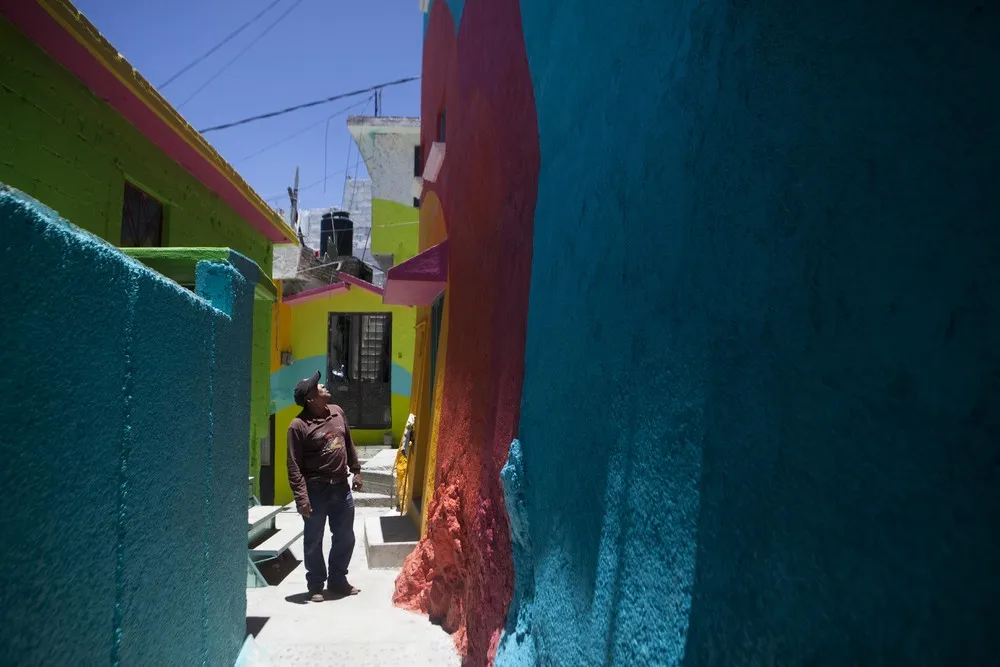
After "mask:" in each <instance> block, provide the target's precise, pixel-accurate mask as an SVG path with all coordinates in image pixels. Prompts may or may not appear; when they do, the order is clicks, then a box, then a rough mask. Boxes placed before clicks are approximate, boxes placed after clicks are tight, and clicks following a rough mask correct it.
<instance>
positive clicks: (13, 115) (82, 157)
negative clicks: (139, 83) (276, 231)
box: [0, 18, 272, 477]
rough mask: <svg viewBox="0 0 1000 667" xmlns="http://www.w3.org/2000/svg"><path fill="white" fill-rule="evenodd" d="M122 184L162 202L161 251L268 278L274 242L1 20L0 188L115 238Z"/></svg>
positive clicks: (264, 317) (263, 425)
mask: <svg viewBox="0 0 1000 667" xmlns="http://www.w3.org/2000/svg"><path fill="white" fill-rule="evenodd" d="M126 178H127V179H128V180H130V181H132V182H133V183H135V184H136V185H138V186H139V187H141V188H142V189H143V190H145V191H147V192H149V193H150V194H151V195H153V196H154V197H156V198H158V199H159V200H160V201H161V202H163V204H164V239H163V241H164V245H169V246H187V247H228V248H232V249H233V250H236V251H237V252H240V253H242V254H244V255H246V256H247V257H249V258H250V259H252V260H253V261H254V262H256V263H257V265H258V266H260V267H261V269H262V270H263V271H264V272H265V273H266V274H267V275H268V276H270V275H271V254H272V251H271V243H270V241H268V240H267V239H265V238H264V237H263V236H262V235H261V234H260V232H258V231H257V230H256V229H255V228H253V227H252V226H251V225H250V224H249V223H248V222H246V221H245V220H244V219H243V218H242V217H240V216H239V215H238V214H237V213H236V212H235V211H234V210H233V209H231V208H230V207H229V206H228V205H227V204H226V203H224V202H223V201H222V200H221V199H219V197H218V196H217V195H215V194H214V193H212V192H211V191H210V190H209V189H208V188H206V187H205V186H204V185H202V183H201V182H200V181H198V180H197V179H195V178H194V177H193V176H192V175H191V174H189V173H188V172H187V171H185V170H184V169H182V168H181V167H180V165H178V164H177V163H176V162H174V161H173V160H172V159H170V158H169V157H167V156H166V155H164V154H163V153H162V152H161V151H160V149H158V148H157V147H156V146H155V145H153V143H152V142H150V141H149V140H148V139H146V137H145V136H143V135H142V134H141V133H140V132H139V131H138V130H136V129H135V127H134V126H132V125H131V124H130V123H129V122H128V121H126V120H124V119H123V118H122V117H121V116H120V115H119V114H118V112H116V111H115V110H114V109H112V108H111V107H110V106H109V105H108V104H107V103H105V102H103V101H101V100H99V99H98V98H97V97H95V96H94V95H93V94H92V93H91V92H90V90H89V89H88V88H87V87H86V86H84V85H83V84H82V83H80V81H79V80H78V79H76V78H75V77H74V76H73V75H72V74H70V73H69V72H68V71H66V70H65V69H63V68H62V67H61V66H60V65H58V64H57V63H55V62H54V61H53V60H52V59H51V58H49V56H48V55H47V54H46V53H45V52H44V51H42V50H41V49H39V48H38V47H37V46H35V44H34V43H33V42H31V41H30V40H28V39H27V38H26V37H25V36H24V35H23V34H22V33H21V32H20V31H19V30H18V29H17V28H15V27H14V26H13V25H11V24H10V23H9V22H8V21H7V20H6V19H3V18H0V182H4V183H7V184H9V185H12V186H14V187H16V188H19V189H20V190H23V191H24V192H26V193H28V194H30V195H32V196H33V197H35V198H36V199H38V200H39V201H41V202H42V203H44V204H46V205H48V206H49V207H51V208H53V209H55V210H56V211H58V212H59V213H60V214H61V215H62V216H63V217H65V218H67V219H69V220H72V221H73V223H74V224H76V225H77V226H79V227H82V228H84V229H86V230H87V231H89V232H91V233H93V234H96V235H98V236H100V237H102V238H104V239H105V240H107V241H109V242H111V243H113V244H118V243H119V242H120V241H121V216H122V200H123V196H124V188H125V180H126ZM270 308H271V306H270V303H269V302H266V301H256V302H255V304H254V316H253V355H252V361H251V366H252V368H251V374H252V378H251V424H250V474H251V475H253V476H255V477H256V476H257V471H258V469H259V464H260V447H259V443H260V438H262V437H266V436H267V432H268V409H269V401H270V389H269V382H270V368H269V365H270V361H269V346H270V336H271V310H270Z"/></svg>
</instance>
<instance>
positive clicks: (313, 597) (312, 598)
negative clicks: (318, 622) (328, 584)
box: [309, 593, 326, 602]
mask: <svg viewBox="0 0 1000 667" xmlns="http://www.w3.org/2000/svg"><path fill="white" fill-rule="evenodd" d="M324 600H326V598H325V597H323V594H322V593H313V594H312V595H310V596H309V601H310V602H323V601H324Z"/></svg>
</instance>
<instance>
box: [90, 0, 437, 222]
mask: <svg viewBox="0 0 1000 667" xmlns="http://www.w3.org/2000/svg"><path fill="white" fill-rule="evenodd" d="M272 1H273V0H141V1H140V2H123V1H122V0H75V4H76V6H77V8H78V9H80V11H82V12H83V13H84V14H85V15H86V16H87V18H88V19H90V21H91V22H92V23H93V24H94V25H96V26H97V27H98V29H99V30H100V31H101V32H102V33H103V34H104V36H105V37H106V38H107V39H108V40H109V41H110V42H111V43H112V44H114V45H115V46H116V47H117V48H118V50H119V51H120V52H121V53H122V54H123V55H124V56H125V57H126V58H127V59H128V60H129V62H131V63H132V65H133V66H135V68H136V69H138V70H139V71H140V72H141V73H142V75H143V76H145V77H146V78H147V79H148V80H149V81H150V82H151V83H152V84H153V85H155V86H159V85H160V84H162V83H163V82H164V81H165V80H166V79H168V78H169V77H171V76H172V75H173V74H174V73H176V72H177V71H178V70H180V69H181V68H182V67H184V66H185V65H187V64H188V63H189V62H191V61H192V60H194V59H195V58H196V57H198V56H199V55H201V54H203V53H204V52H205V51H207V50H209V49H210V48H212V47H213V46H214V45H215V44H217V43H218V42H219V41H220V40H221V39H222V38H223V37H225V36H226V35H228V34H229V33H231V32H232V31H234V30H235V29H236V28H238V27H239V26H240V25H242V24H243V23H244V22H245V21H247V20H248V19H250V18H251V17H253V16H255V15H256V14H257V13H258V12H260V11H261V10H262V9H264V8H265V7H267V6H268V5H269V4H271V2H272ZM296 2H298V3H299V4H298V5H297V6H296V7H295V8H294V9H293V10H292V11H291V13H289V14H288V16H286V17H285V18H284V19H283V20H282V21H281V22H280V23H279V24H278V25H277V26H276V27H275V28H273V29H272V30H271V31H270V32H269V33H268V34H267V35H266V36H265V37H263V38H262V39H261V40H260V41H258V42H257V43H256V44H255V45H254V46H253V48H251V49H250V50H249V51H247V52H246V53H245V54H244V55H243V56H242V57H240V59H239V60H237V61H236V62H235V63H234V64H233V65H231V66H230V67H229V68H228V69H227V70H226V71H225V73H223V74H222V75H221V76H219V77H218V78H217V79H215V81H213V82H212V83H211V85H209V86H208V87H207V88H205V89H204V90H203V91H202V92H201V93H199V94H198V95H197V96H196V97H194V98H193V99H192V100H191V101H190V102H189V103H187V104H185V105H184V106H183V107H182V108H181V109H180V112H181V114H182V115H184V117H185V118H187V120H188V121H189V122H190V123H191V124H192V125H194V126H195V128H198V129H202V128H205V127H209V126H211V125H217V124H221V123H225V122H229V121H232V120H238V119H240V118H244V117H247V116H252V115H256V114H258V113H266V112H268V111H272V110H276V109H279V108H283V107H287V106H292V105H294V104H299V103H303V102H309V101H312V100H315V99H320V98H323V97H329V96H332V95H336V94H338V93H343V92H348V91H351V90H356V89H358V88H365V87H368V86H371V85H374V84H377V83H381V82H384V81H391V80H393V79H400V78H403V77H407V76H414V75H419V74H420V58H421V40H422V37H423V15H422V14H421V13H420V10H419V8H418V3H417V0H353V1H350V2H348V1H345V0H281V1H280V2H279V3H278V5H277V6H275V7H274V8H273V9H271V10H270V11H269V12H268V13H267V14H265V15H264V16H263V17H262V18H261V19H260V20H259V21H257V22H256V23H254V24H253V25H252V26H250V27H249V28H247V29H246V30H245V31H243V32H242V33H240V35H239V36H238V37H236V38H235V39H233V40H232V41H231V42H229V43H228V44H226V45H225V46H224V47H223V48H222V49H220V50H219V51H217V52H215V53H214V54H213V55H212V56H211V57H209V58H208V59H207V60H205V61H204V62H203V63H201V64H199V65H198V66H197V67H195V68H193V69H191V70H190V71H188V72H187V73H185V74H184V75H183V76H182V77H180V78H179V79H177V80H176V81H174V82H173V83H171V84H170V85H169V86H166V87H165V88H163V89H162V90H161V92H162V93H163V95H164V96H165V97H166V98H167V99H168V100H169V101H170V102H171V103H172V104H174V106H178V105H181V103H182V102H184V101H185V100H186V99H187V98H188V97H189V96H190V95H191V94H192V93H193V92H194V91H195V90H196V89H197V88H199V87H200V86H201V85H202V84H204V83H205V82H206V81H207V80H208V79H209V78H210V77H211V76H212V75H213V74H215V73H216V72H217V71H218V70H219V69H220V68H221V67H222V66H223V65H225V64H226V63H227V62H229V60H231V59H232V58H233V57H234V56H235V55H236V54H237V53H239V52H240V50H242V49H243V48H244V47H245V46H246V45H247V44H249V43H250V42H251V41H253V39H254V38H255V37H256V36H257V35H259V34H260V33H261V32H263V31H264V30H265V29H266V28H267V27H268V26H270V25H271V24H272V23H273V22H274V21H275V20H277V19H278V17H279V16H281V14H282V13H283V12H284V11H285V10H287V9H288V8H290V7H292V5H294V4H295V3H296ZM364 99H365V98H364V97H357V98H351V99H348V100H341V101H338V102H331V103H330V104H328V105H324V106H320V107H316V108H313V109H307V110H304V111H298V112H295V113H291V114H287V115H285V116H281V117H278V118H273V119H268V120H262V121H258V122H255V123H250V124H248V125H244V126H242V127H238V128H233V129H230V130H222V131H218V132H210V133H208V134H207V135H205V136H206V138H207V139H208V140H209V141H210V142H212V144H213V145H215V147H216V148H217V149H218V150H219V152H220V153H222V155H223V156H224V157H225V158H226V159H227V160H228V161H229V162H230V163H231V164H232V165H233V166H234V167H236V169H237V170H238V171H239V172H240V173H241V174H242V175H243V177H244V178H245V179H246V180H247V181H248V182H249V183H250V185H252V186H253V187H254V189H256V190H257V192H258V193H260V195H261V196H262V197H264V198H265V199H269V200H270V203H271V204H272V205H275V204H276V205H279V206H281V207H282V208H285V209H287V208H288V197H287V195H284V194H283V193H284V191H285V187H286V186H288V185H291V182H292V178H293V177H294V174H295V167H296V165H298V166H299V167H300V169H301V175H300V186H302V187H303V189H302V190H301V193H300V206H301V207H303V208H318V207H323V206H334V205H338V204H340V200H341V196H342V193H343V184H344V172H345V167H348V170H349V171H350V173H351V175H353V174H354V170H355V162H356V158H357V150H356V147H354V146H353V142H352V141H351V138H350V135H349V134H348V132H347V123H346V119H347V114H343V115H340V116H338V117H336V118H334V119H333V120H331V121H330V131H329V146H328V149H329V153H328V157H327V181H326V193H325V194H324V192H323V168H324V167H323V162H324V160H323V139H324V129H325V123H324V120H325V119H326V118H328V117H329V116H331V115H332V114H334V113H336V112H338V111H341V110H342V109H344V108H345V107H348V106H352V105H355V104H359V103H361V102H363V101H364ZM373 110H374V107H373V104H372V103H371V102H368V103H367V104H363V105H362V106H359V107H356V108H354V109H352V110H351V111H350V112H349V113H351V114H369V115H370V114H371V113H372V112H373ZM382 114H383V115H386V116H389V115H393V116H419V115H420V82H419V81H415V82H412V83H407V84H403V85H401V86H396V87H394V88H388V89H386V90H385V91H384V92H383V94H382ZM310 125H314V127H312V128H311V129H309V130H306V131H305V132H303V133H302V134H300V135H299V136H297V137H295V138H293V139H290V140H288V141H286V142H284V143H282V144H280V145H278V146H275V147H274V148H271V149H269V150H267V151H264V152H262V153H260V154H258V155H256V156H254V157H250V158H249V159H245V158H248V157H249V156H250V155H251V154H253V153H256V152H257V151H259V150H260V149H262V148H265V147H266V146H269V145H271V144H274V143H276V142H278V141H280V140H282V139H285V138H286V137H288V136H289V135H292V134H294V133H296V132H298V131H300V130H303V129H304V128H306V127H308V126H310ZM349 146H350V151H351V152H350V155H348V150H349ZM348 159H349V160H350V161H349V163H348ZM364 174H365V168H364V162H363V161H362V162H361V163H360V165H359V166H358V175H359V177H360V176H361V175H364ZM305 186H311V187H308V188H306V187H305Z"/></svg>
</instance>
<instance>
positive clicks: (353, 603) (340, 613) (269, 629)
mask: <svg viewBox="0 0 1000 667" xmlns="http://www.w3.org/2000/svg"><path fill="white" fill-rule="evenodd" d="M385 513H386V511H385V510H384V509H382V508H377V507H359V508H357V510H356V518H355V521H354V534H355V537H356V540H357V541H356V543H355V547H354V556H353V558H352V559H351V572H350V578H351V582H352V583H353V584H354V585H355V586H357V587H358V588H360V589H361V593H360V594H358V595H356V596H353V597H348V598H343V599H340V600H327V601H325V602H320V603H315V602H309V601H308V597H309V596H308V594H307V592H306V589H305V567H304V566H303V564H302V563H301V561H302V541H301V539H300V540H298V541H297V542H296V543H295V544H294V545H292V548H291V552H292V555H293V556H294V557H295V559H296V560H298V561H300V562H299V564H298V566H297V567H296V568H295V569H294V570H293V571H291V572H289V573H288V574H287V576H285V578H284V579H283V580H282V581H281V583H279V584H278V585H276V586H270V587H267V588H253V589H248V590H247V625H248V631H252V632H254V633H256V638H255V639H256V641H255V643H254V650H253V651H251V656H252V657H253V660H251V661H249V662H247V663H246V664H245V666H244V667H278V666H279V665H281V666H287V667H312V666H315V667H328V666H329V665H352V666H354V667H379V666H381V665H389V664H393V663H396V662H398V663H399V664H405V665H412V667H450V666H451V665H456V666H457V665H458V664H459V663H460V660H459V656H458V654H457V653H456V652H455V645H454V642H452V640H451V638H450V637H448V635H446V634H445V633H443V632H441V630H440V629H439V628H437V627H435V626H433V625H430V624H429V623H427V619H426V618H425V617H423V616H421V615H419V614H415V613H413V612H410V611H404V610H402V609H399V608H398V607H394V606H393V604H392V591H393V587H394V586H395V581H396V577H397V575H398V574H399V570H398V569H374V570H373V569H369V567H368V561H367V557H366V554H365V540H364V520H365V518H367V517H372V516H381V515H384V514H385ZM301 524H302V519H301V518H300V517H299V515H298V513H296V512H294V511H286V512H283V513H282V514H280V515H279V516H278V527H279V528H282V527H285V526H288V525H291V526H292V527H297V526H301ZM329 546H330V544H329V535H328V536H327V539H326V544H325V548H327V549H329Z"/></svg>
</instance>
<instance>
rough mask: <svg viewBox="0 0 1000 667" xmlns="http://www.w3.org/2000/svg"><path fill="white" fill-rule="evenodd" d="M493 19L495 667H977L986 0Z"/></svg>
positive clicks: (982, 625) (992, 579) (992, 255)
mask: <svg viewBox="0 0 1000 667" xmlns="http://www.w3.org/2000/svg"><path fill="white" fill-rule="evenodd" d="M474 2H475V0H469V1H468V2H467V3H466V7H465V14H466V15H469V13H470V12H471V11H472V9H471V8H472V7H473V3H474ZM520 7H521V15H522V21H523V26H524V35H525V41H526V45H527V52H528V62H529V64H530V67H531V75H532V80H533V83H534V96H535V102H536V105H537V109H538V135H539V137H540V140H541V147H540V151H541V173H540V177H539V185H538V204H537V207H536V209H535V224H534V236H533V240H534V248H533V255H532V284H531V301H530V310H529V317H528V334H527V350H526V361H525V376H524V387H523V397H522V408H521V421H520V429H519V432H518V438H519V446H518V447H515V448H514V449H513V450H512V456H511V460H510V467H509V468H508V471H507V473H505V474H506V475H507V476H508V477H509V478H510V480H511V481H510V482H509V483H508V491H509V492H510V493H512V494H513V496H514V501H513V502H512V499H511V497H510V496H508V498H507V508H508V511H510V512H511V526H512V530H514V556H515V570H516V593H515V603H514V606H513V608H512V610H511V614H510V617H509V619H510V620H509V624H508V628H507V632H506V634H505V636H504V639H503V640H502V644H501V647H500V650H499V652H498V654H497V658H496V664H497V665H499V666H503V667H507V666H511V665H531V664H535V660H539V662H540V663H542V664H552V665H573V666H576V665H596V664H608V665H610V664H614V665H685V666H691V667H694V666H702V665H704V666H706V667H708V666H713V665H772V664H773V665H817V666H820V665H823V666H825V665H829V666H842V665H941V666H948V665H973V664H976V665H986V664H998V663H1000V633H998V632H997V628H998V627H1000V611H998V606H997V604H996V602H997V600H998V599H1000V550H998V549H1000V547H998V543H997V540H996V530H997V526H998V525H1000V449H998V446H1000V444H998V443H1000V301H998V300H997V294H998V293H1000V262H998V258H1000V226H998V221H1000V192H998V189H997V174H1000V124H998V123H997V122H996V119H997V118H998V117H1000V86H998V85H997V76H998V75H997V67H996V63H1000V11H997V9H998V7H997V6H996V4H995V3H988V2H977V1H968V0H965V1H961V2H950V3H941V2H918V3H908V4H906V5H905V6H904V5H902V4H898V3H871V2H862V1H861V0H840V1H838V2H833V1H831V0H824V1H821V2H813V3H799V4H794V3H781V2H755V3H749V2H730V1H725V2H723V1H720V0H709V1H705V0H682V1H678V2H656V3H654V2H630V3H609V2H606V1H605V0H601V1H597V0H581V1H580V2H576V3H573V5H572V8H570V7H569V6H568V5H567V4H566V3H558V2H553V1H546V0H532V1H531V2H528V1H526V0H525V1H523V2H521V3H520ZM425 85H426V82H425ZM458 150H461V148H459V149H458ZM449 159H450V158H449Z"/></svg>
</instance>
